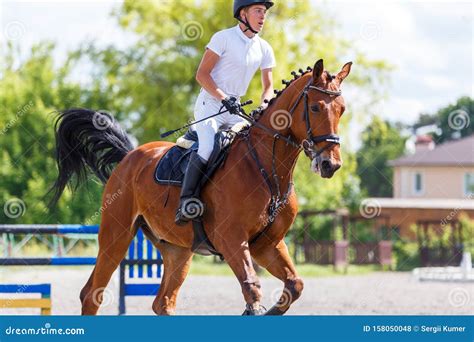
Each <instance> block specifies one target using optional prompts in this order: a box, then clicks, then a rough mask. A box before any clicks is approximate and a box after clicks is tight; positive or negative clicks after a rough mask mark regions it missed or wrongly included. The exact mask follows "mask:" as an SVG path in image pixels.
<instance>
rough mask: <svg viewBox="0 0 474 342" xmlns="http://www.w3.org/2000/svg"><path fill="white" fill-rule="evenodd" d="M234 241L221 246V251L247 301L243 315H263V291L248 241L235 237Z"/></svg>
mask: <svg viewBox="0 0 474 342" xmlns="http://www.w3.org/2000/svg"><path fill="white" fill-rule="evenodd" d="M229 240H230V239H229ZM232 241H233V242H235V243H232V244H229V243H227V244H225V245H224V246H223V247H221V248H219V251H220V252H221V253H222V255H223V256H224V258H225V260H226V261H227V264H228V265H229V266H230V268H231V269H232V271H233V272H234V274H235V276H236V277H237V279H238V280H239V283H240V287H241V288H242V294H243V296H244V299H245V302H246V308H245V311H244V312H243V315H261V314H263V313H264V312H265V310H264V309H263V307H262V306H261V305H260V301H261V299H262V291H261V290H260V281H259V279H258V277H257V273H256V272H255V269H254V267H253V263H252V258H251V256H250V250H249V246H248V242H246V241H242V242H239V241H238V240H233V239H232Z"/></svg>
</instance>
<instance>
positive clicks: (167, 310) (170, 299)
mask: <svg viewBox="0 0 474 342" xmlns="http://www.w3.org/2000/svg"><path fill="white" fill-rule="evenodd" d="M155 246H156V247H157V248H158V249H159V250H160V252H161V257H162V258H163V264H164V272H163V278H162V281H161V285H160V290H159V291H158V294H157V296H156V298H155V300H154V301H153V305H152V309H153V311H154V312H155V313H156V314H157V315H173V314H174V311H175V308H176V298H177V296H178V292H179V289H180V288H181V285H182V284H183V282H184V280H185V279H186V276H187V274H188V271H189V267H190V265H191V261H192V257H193V252H192V251H191V250H190V249H189V248H185V247H180V246H176V245H173V244H170V243H167V242H164V241H161V242H158V243H156V244H155Z"/></svg>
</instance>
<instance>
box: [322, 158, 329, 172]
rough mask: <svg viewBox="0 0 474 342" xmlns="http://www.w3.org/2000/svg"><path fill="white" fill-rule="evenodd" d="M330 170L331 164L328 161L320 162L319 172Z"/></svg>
mask: <svg viewBox="0 0 474 342" xmlns="http://www.w3.org/2000/svg"><path fill="white" fill-rule="evenodd" d="M331 168H332V166H331V162H330V161H329V160H323V161H322V162H321V170H323V171H330V170H331Z"/></svg>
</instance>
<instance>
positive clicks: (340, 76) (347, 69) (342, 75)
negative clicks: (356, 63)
mask: <svg viewBox="0 0 474 342" xmlns="http://www.w3.org/2000/svg"><path fill="white" fill-rule="evenodd" d="M351 66H352V62H349V63H346V64H344V66H343V67H342V69H341V71H339V73H338V74H337V75H336V79H337V81H338V83H339V84H341V83H342V81H344V79H345V78H346V77H347V76H348V75H349V73H350V72H351Z"/></svg>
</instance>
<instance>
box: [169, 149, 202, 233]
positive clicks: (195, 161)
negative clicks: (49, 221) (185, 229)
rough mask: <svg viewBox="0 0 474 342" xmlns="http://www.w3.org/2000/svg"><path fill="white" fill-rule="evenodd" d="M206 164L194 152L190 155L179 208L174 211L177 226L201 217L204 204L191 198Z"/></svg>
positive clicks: (195, 198)
mask: <svg viewBox="0 0 474 342" xmlns="http://www.w3.org/2000/svg"><path fill="white" fill-rule="evenodd" d="M206 167H207V162H206V161H204V159H202V158H201V157H200V156H199V155H198V154H197V153H196V152H192V153H191V157H190V158H189V164H188V167H187V168H186V174H185V175H184V180H183V186H182V188H181V197H180V200H179V208H178V210H177V211H176V217H175V220H174V221H175V223H176V224H177V225H179V226H182V225H184V224H186V223H187V222H188V221H189V220H192V219H194V218H197V217H199V216H202V214H203V212H204V204H203V203H202V202H201V200H200V199H199V198H197V197H193V196H194V193H195V191H196V188H197V186H198V184H199V182H200V181H201V178H202V176H203V175H204V172H205V171H206Z"/></svg>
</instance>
